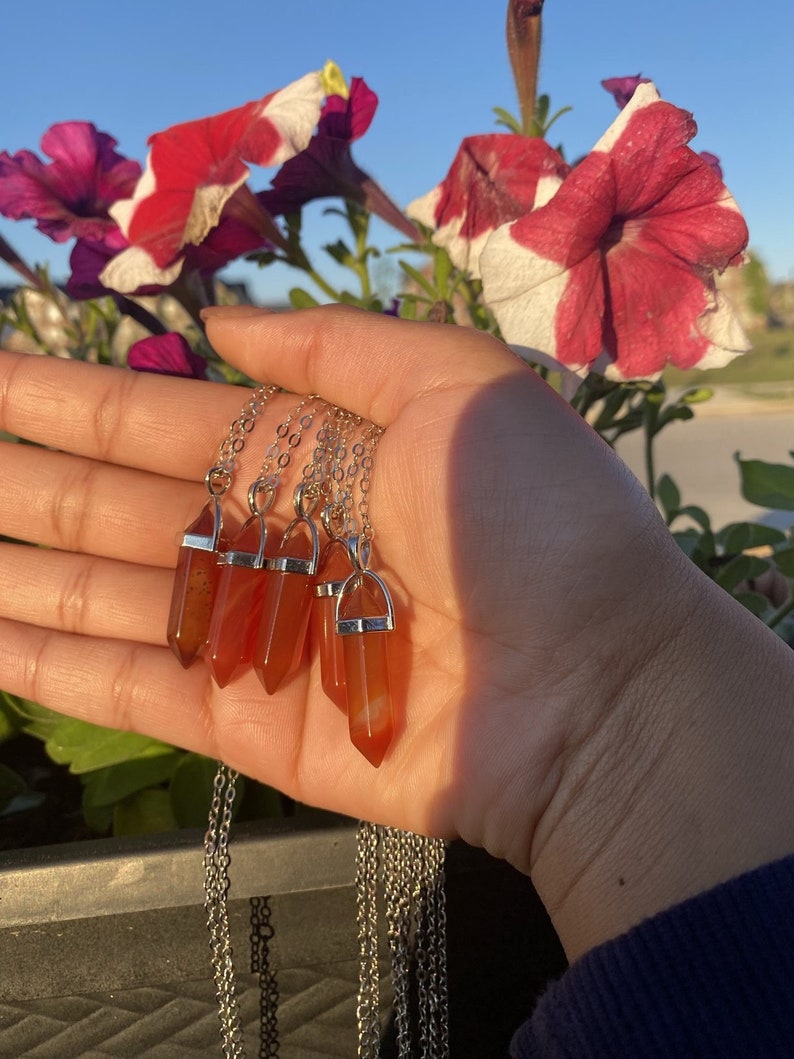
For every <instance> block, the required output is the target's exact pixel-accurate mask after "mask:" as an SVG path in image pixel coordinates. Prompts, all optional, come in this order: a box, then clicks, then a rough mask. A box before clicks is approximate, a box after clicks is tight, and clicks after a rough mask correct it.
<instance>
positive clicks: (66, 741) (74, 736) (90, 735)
mask: <svg viewBox="0 0 794 1059" xmlns="http://www.w3.org/2000/svg"><path fill="white" fill-rule="evenodd" d="M0 719H4V723H5V731H6V732H7V738H9V739H11V738H13V737H14V736H15V735H19V734H26V735H30V736H33V737H35V738H36V739H40V740H41V741H42V743H43V744H44V747H45V750H46V752H47V755H48V757H49V758H50V759H51V760H52V761H54V762H55V763H56V764H59V765H63V766H64V767H65V768H67V769H68V770H69V772H71V773H72V774H74V775H77V776H79V777H80V781H81V783H82V787H83V796H82V809H83V816H84V818H85V821H86V824H87V826H88V827H89V828H91V829H92V830H93V831H96V832H97V833H99V834H102V833H105V832H107V831H111V830H112V832H113V834H116V835H122V834H142V833H145V832H153V831H162V830H170V829H172V828H175V827H204V826H205V824H206V821H207V812H208V808H209V802H210V796H211V792H212V782H213V778H214V775H215V769H216V763H215V762H214V761H211V760H210V759H209V758H206V757H202V756H201V755H199V754H193V753H189V752H187V751H184V750H179V749H177V748H176V747H172V746H169V745H168V744H167V743H161V742H160V741H159V740H156V739H150V738H149V737H148V736H143V735H139V734H138V733H136V732H119V731H116V730H115V729H111V728H103V727H100V726H99V725H94V724H90V723H89V722H87V721H82V720H78V719H75V718H69V717H63V716H61V715H60V714H58V713H55V712H54V711H52V710H49V709H47V708H46V707H44V706H39V705H38V704H37V703H35V702H30V701H29V700H27V699H22V698H19V697H17V696H13V695H9V694H7V693H5V692H2V693H0ZM43 798H44V795H42V794H40V793H38V792H36V791H32V790H30V788H29V787H28V785H27V784H26V782H25V780H24V779H23V778H22V777H21V776H19V775H18V774H17V773H16V772H15V771H14V770H12V769H10V768H7V767H5V766H3V767H0V814H1V813H2V811H3V809H4V808H7V809H9V810H10V808H15V809H16V810H17V811H23V810H24V809H27V808H34V807H36V806H38V805H40V804H41V802H42V800H43ZM12 803H13V804H12ZM237 805H238V809H239V811H240V812H241V813H242V814H244V816H245V817H246V818H247V819H253V818H257V819H259V818H261V817H262V816H280V815H282V814H283V810H284V807H283V804H282V801H281V799H280V796H279V795H278V794H277V793H276V792H275V791H273V790H272V789H271V788H268V787H265V786H264V785H263V784H260V783H255V782H253V781H248V782H247V783H246V782H245V781H243V780H242V779H241V781H240V784H239V787H238V798H237Z"/></svg>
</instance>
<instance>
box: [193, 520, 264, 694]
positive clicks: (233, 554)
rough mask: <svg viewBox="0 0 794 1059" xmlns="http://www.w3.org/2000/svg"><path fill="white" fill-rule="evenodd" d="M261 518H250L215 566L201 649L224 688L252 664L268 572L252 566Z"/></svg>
mask: <svg viewBox="0 0 794 1059" xmlns="http://www.w3.org/2000/svg"><path fill="white" fill-rule="evenodd" d="M261 533H262V522H261V520H260V519H259V518H258V517H254V518H250V519H248V521H247V522H246V523H245V524H244V525H243V527H242V529H241V530H240V532H239V533H238V534H237V536H236V537H235V538H234V540H233V541H232V542H231V545H230V547H229V551H228V552H227V553H226V555H225V556H223V557H222V559H223V561H222V562H221V563H219V566H218V570H219V573H218V587H217V590H216V594H215V605H214V607H213V610H212V619H211V621H210V627H209V634H208V636H207V647H206V649H205V652H204V657H205V659H206V662H207V665H208V666H209V669H210V672H211V673H212V678H213V680H214V681H215V683H216V684H217V685H218V687H219V688H225V687H226V685H227V684H230V683H231V682H232V680H234V679H235V677H237V676H239V675H240V673H241V672H242V671H243V670H244V669H245V668H247V667H249V666H250V665H251V662H252V660H253V657H254V642H255V640H256V633H257V628H258V624H259V614H260V613H261V607H262V600H263V598H264V588H265V584H266V579H267V572H266V571H265V570H264V569H263V568H262V567H256V566H254V565H253V564H254V562H255V560H256V556H257V553H258V550H259V540H260V534H261Z"/></svg>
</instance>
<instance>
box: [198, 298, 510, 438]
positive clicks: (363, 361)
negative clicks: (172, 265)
mask: <svg viewBox="0 0 794 1059" xmlns="http://www.w3.org/2000/svg"><path fill="white" fill-rule="evenodd" d="M202 317H203V319H204V322H205V324H206V327H207V336H208V338H209V339H210V341H211V342H212V345H213V346H214V348H215V349H216V351H217V352H218V353H219V354H220V355H221V357H223V359H224V360H226V361H228V362H229V363H230V364H233V365H234V366H235V367H237V368H239V369H240V370H241V371H244V372H246V374H248V375H250V376H251V377H252V378H257V379H261V378H263V377H264V378H267V379H268V380H269V381H271V382H273V383H275V384H276V385H277V386H281V387H283V388H284V389H286V390H291V391H292V392H293V393H317V394H320V395H321V396H322V397H323V398H325V400H326V401H330V402H331V403H332V404H338V405H341V406H342V407H344V408H347V409H349V410H350V411H351V412H355V413H357V414H358V415H360V416H363V417H364V418H365V419H369V420H370V421H372V422H373V423H378V424H379V425H380V426H384V427H386V426H389V424H390V423H392V422H394V420H395V419H396V418H397V416H398V415H399V413H400V411H401V410H402V408H404V407H405V405H407V404H408V403H409V402H410V401H412V400H414V399H415V398H417V397H421V396H424V395H426V394H428V393H430V392H433V391H442V390H449V389H452V388H458V387H460V388H468V387H471V386H480V385H484V384H486V383H489V382H494V381H495V380H497V379H499V378H501V377H504V376H506V375H510V374H514V373H516V372H518V371H522V370H523V369H524V367H525V366H524V365H522V362H521V361H519V360H518V358H517V357H516V356H515V355H514V354H513V353H511V352H510V351H509V350H508V349H507V347H506V346H504V345H503V344H502V343H501V342H499V341H497V340H496V339H495V338H492V337H490V336H489V335H486V334H483V332H481V331H474V330H473V329H470V328H466V327H448V326H446V325H444V324H431V323H417V322H414V321H410V320H400V319H397V318H396V317H393V316H386V315H381V314H379V313H371V312H365V311H364V310H362V309H354V308H352V307H351V306H347V305H324V306H320V307H318V308H314V309H300V310H297V311H293V312H286V313H272V312H267V311H261V310H257V309H254V308H249V307H247V306H246V307H245V308H243V307H241V306H234V307H232V308H226V307H213V308H211V309H205V310H204V312H203V313H202ZM527 373H528V369H527Z"/></svg>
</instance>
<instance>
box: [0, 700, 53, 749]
mask: <svg viewBox="0 0 794 1059" xmlns="http://www.w3.org/2000/svg"><path fill="white" fill-rule="evenodd" d="M4 696H5V702H6V704H7V705H8V706H9V707H10V708H11V710H12V711H13V712H15V713H16V714H17V716H18V717H19V721H20V727H21V728H22V731H23V732H25V733H26V734H27V735H32V736H35V737H36V739H48V738H49V735H50V732H52V730H53V728H55V726H56V725H57V724H60V722H61V721H62V720H63V715H62V714H60V713H56V712H55V710H49V709H47V707H46V706H39V704H38V703H37V702H31V701H30V699H23V698H20V697H19V696H18V695H5V693H4Z"/></svg>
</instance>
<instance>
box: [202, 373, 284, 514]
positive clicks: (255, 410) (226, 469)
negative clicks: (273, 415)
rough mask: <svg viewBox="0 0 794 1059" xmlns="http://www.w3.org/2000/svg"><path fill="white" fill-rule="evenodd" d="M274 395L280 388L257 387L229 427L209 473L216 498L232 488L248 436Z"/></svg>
mask: <svg viewBox="0 0 794 1059" xmlns="http://www.w3.org/2000/svg"><path fill="white" fill-rule="evenodd" d="M274 393H278V386H257V388H256V389H255V390H254V392H253V393H252V394H251V395H250V396H249V398H248V400H247V401H246V402H245V404H244V405H243V407H242V409H241V410H240V414H239V416H238V417H237V419H235V420H234V422H233V423H232V425H231V426H230V427H229V433H228V434H227V435H226V437H225V438H224V439H223V441H222V442H221V444H220V448H219V449H218V459H217V461H216V463H215V466H214V467H212V468H210V470H209V471H208V473H207V487H208V488H209V490H210V492H211V493H213V494H214V495H215V496H222V495H223V493H225V492H226V491H227V490H228V489H229V487H230V486H231V484H232V476H233V474H234V465H235V462H236V460H237V457H238V456H239V455H240V453H241V452H242V451H243V449H244V448H245V440H246V435H248V434H250V433H251V431H252V430H253V429H254V424H255V422H256V419H257V417H258V416H259V415H260V413H261V412H262V411H263V409H264V407H265V404H266V403H267V402H268V400H269V399H270V398H271V397H272V396H273V394H274Z"/></svg>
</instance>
